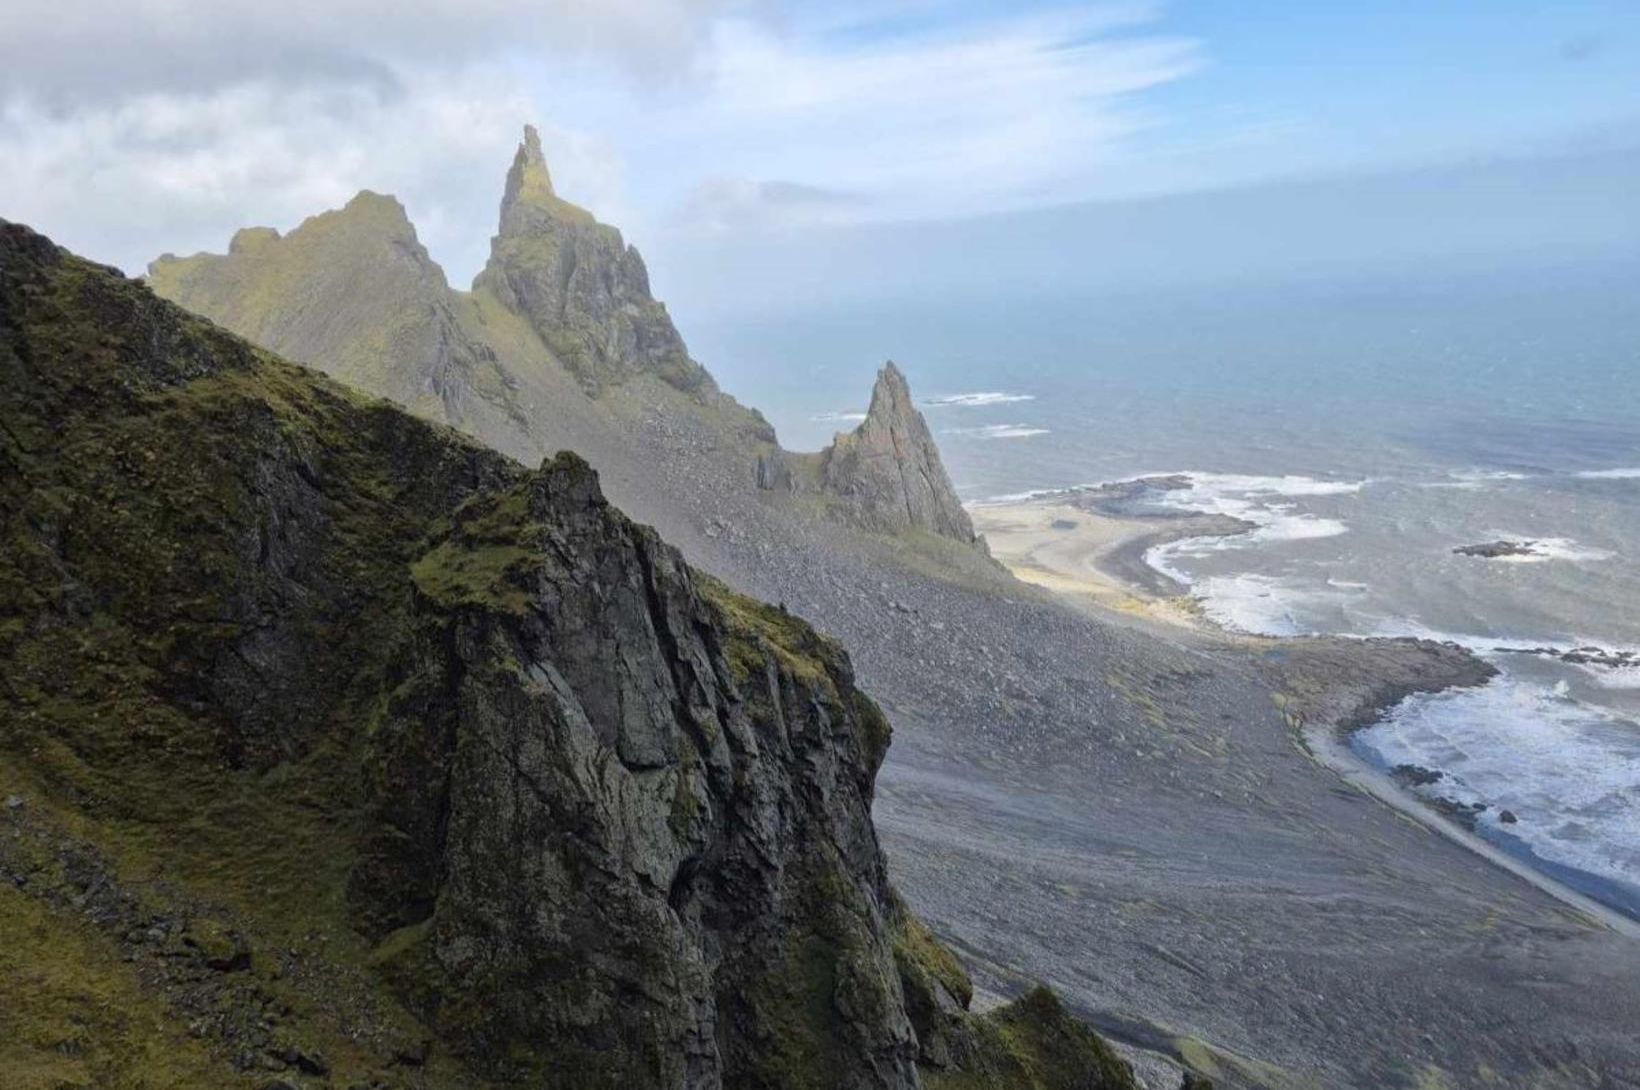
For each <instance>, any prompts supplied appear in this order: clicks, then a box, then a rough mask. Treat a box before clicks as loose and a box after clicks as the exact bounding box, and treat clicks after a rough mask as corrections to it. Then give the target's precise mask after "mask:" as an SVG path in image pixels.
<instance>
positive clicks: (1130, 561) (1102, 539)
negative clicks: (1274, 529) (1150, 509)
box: [969, 497, 1233, 631]
mask: <svg viewBox="0 0 1640 1090" xmlns="http://www.w3.org/2000/svg"><path fill="white" fill-rule="evenodd" d="M1088 507H1089V505H1088V504H1087V503H1086V502H1077V500H1076V499H1075V498H1073V497H1065V498H1059V497H1054V498H1049V499H1042V500H1030V501H1026V502H1022V503H1014V504H1005V505H989V506H981V507H974V508H971V509H970V510H969V515H970V517H971V518H972V519H973V522H974V529H975V530H977V531H979V532H980V533H981V534H984V535H985V540H986V542H987V543H988V544H989V545H990V547H991V555H992V556H994V557H996V558H997V560H999V561H1001V562H1002V564H1004V565H1005V566H1006V567H1007V568H1008V570H1009V571H1011V572H1013V573H1014V575H1015V576H1017V577H1018V578H1020V579H1022V580H1024V581H1025V582H1027V583H1032V584H1034V585H1036V586H1039V587H1044V588H1046V589H1048V590H1053V591H1057V592H1059V593H1061V594H1063V595H1065V596H1067V597H1068V598H1069V599H1071V600H1072V601H1076V602H1078V603H1080V604H1093V605H1095V606H1098V607H1101V608H1103V609H1105V610H1111V611H1114V612H1116V613H1118V614H1122V615H1125V616H1139V617H1145V618H1148V619H1150V620H1155V621H1161V622H1164V623H1167V624H1174V625H1179V626H1182V627H1185V628H1190V629H1195V630H1208V629H1210V628H1211V626H1210V625H1208V623H1207V622H1206V621H1204V620H1203V619H1202V617H1201V614H1200V612H1199V611H1198V610H1196V609H1195V608H1194V604H1193V603H1192V602H1191V600H1190V598H1189V597H1188V595H1186V593H1185V588H1184V587H1181V586H1180V585H1179V584H1178V583H1176V582H1174V581H1173V580H1172V579H1169V578H1168V577H1167V576H1166V575H1164V574H1162V573H1161V572H1159V571H1157V570H1156V569H1155V568H1152V567H1151V566H1150V565H1149V564H1147V563H1146V562H1145V553H1146V552H1148V551H1149V550H1150V549H1152V548H1154V547H1155V546H1157V545H1162V544H1165V543H1167V542H1169V541H1178V540H1180V539H1181V538H1187V537H1200V536H1205V535H1210V534H1218V533H1225V532H1226V531H1227V530H1231V529H1233V526H1227V525H1226V520H1224V519H1222V518H1220V517H1218V516H1200V517H1180V518H1165V519H1162V518H1122V517H1119V516H1115V515H1109V514H1104V513H1100V512H1096V511H1090V510H1088ZM1213 630H1214V631H1217V629H1213Z"/></svg>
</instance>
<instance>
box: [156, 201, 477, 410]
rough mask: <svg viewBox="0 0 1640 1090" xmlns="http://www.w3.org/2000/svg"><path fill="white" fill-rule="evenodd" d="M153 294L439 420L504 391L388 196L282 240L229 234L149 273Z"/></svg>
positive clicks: (249, 232)
mask: <svg viewBox="0 0 1640 1090" xmlns="http://www.w3.org/2000/svg"><path fill="white" fill-rule="evenodd" d="M148 280H149V284H150V286H152V287H153V289H154V290H155V291H156V292H158V293H159V294H160V295H162V296H164V297H166V298H167V299H170V300H172V301H174V302H177V303H180V304H182V305H183V306H185V307H187V308H188V309H189V310H192V311H194V312H195V313H196V314H202V315H204V316H205V317H207V318H209V319H211V320H212V321H214V322H216V323H218V324H219V325H222V326H225V327H227V328H228V329H230V330H232V331H233V332H235V333H237V334H239V335H240V336H242V337H245V338H247V339H249V340H252V341H255V342H257V343H258V344H261V345H263V346H265V347H267V348H269V349H272V350H273V351H275V352H278V353H280V354H282V355H286V356H290V357H292V358H294V359H297V360H300V361H302V362H303V363H307V364H310V365H311V366H314V367H318V368H319V369H321V370H324V371H327V372H329V373H331V374H333V375H335V376H336V377H338V378H340V379H343V380H345V381H347V382H349V383H351V384H353V385H355V386H359V387H362V388H364V389H367V390H370V391H371V392H373V393H377V394H380V395H382V396H385V397H389V398H391V399H393V400H394V401H397V402H399V403H400V404H401V405H405V406H408V407H410V408H414V409H418V410H421V411H423V412H424V413H426V414H427V415H430V416H433V417H435V418H436V419H440V420H444V421H447V422H449V423H453V424H455V423H461V422H462V421H463V420H465V419H466V418H467V417H468V415H469V413H470V412H471V411H472V409H473V408H474V402H475V399H476V398H477V397H478V396H479V395H478V393H477V390H478V389H479V388H480V387H481V386H482V387H488V388H490V389H500V390H505V389H507V388H508V382H507V379H506V378H505V377H504V376H499V375H496V374H483V372H485V371H487V370H489V371H493V370H495V367H496V365H495V360H494V353H493V352H492V351H491V350H490V349H489V348H487V347H485V346H483V345H481V344H479V343H477V342H476V341H475V340H474V339H473V338H472V337H470V336H469V335H468V334H467V333H466V331H465V330H464V329H463V328H462V326H461V323H460V321H459V320H458V318H457V315H456V300H455V297H454V294H453V293H452V292H451V291H450V287H449V284H448V282H447V281H446V280H445V277H444V270H443V269H441V268H439V266H438V263H437V262H435V261H434V260H433V258H432V256H431V255H430V254H428V252H427V249H426V248H425V247H424V246H422V244H421V240H420V239H419V238H417V236H416V229H415V227H414V226H413V225H412V224H411V222H410V217H409V216H408V215H407V214H406V213H405V210H404V206H403V205H402V204H400V203H399V202H398V200H397V199H396V198H394V197H391V196H387V195H384V194H381V193H373V192H370V191H369V190H364V191H361V192H360V193H359V194H358V195H357V196H355V197H354V198H353V199H352V200H350V201H348V202H347V204H346V205H345V206H344V207H342V208H340V209H336V210H334V211H330V212H325V213H323V214H321V215H317V216H313V217H311V218H310V219H308V220H306V221H304V222H303V223H302V225H301V226H299V227H297V228H296V229H295V230H293V231H291V232H290V233H289V234H288V235H284V236H281V235H280V234H279V232H278V231H275V230H274V229H273V228H271V227H251V228H246V229H245V230H242V231H240V232H238V233H237V234H235V235H234V237H233V241H232V242H231V243H230V244H229V247H228V252H227V254H225V255H224V254H196V255H194V256H193V257H186V258H177V257H171V256H169V255H168V256H166V257H162V258H160V259H159V260H158V261H155V262H154V263H153V264H151V265H150V266H149V267H148Z"/></svg>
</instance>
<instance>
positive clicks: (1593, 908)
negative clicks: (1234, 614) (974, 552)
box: [969, 484, 1640, 938]
mask: <svg viewBox="0 0 1640 1090" xmlns="http://www.w3.org/2000/svg"><path fill="white" fill-rule="evenodd" d="M1103 487H1104V488H1117V489H1119V488H1121V487H1122V485H1120V484H1118V485H1115V486H1103ZM1078 501H1080V502H1078ZM1100 502H1101V490H1100V489H1090V490H1072V491H1069V492H1066V493H1056V494H1051V495H1046V496H1039V497H1034V498H1031V499H1027V500H1022V501H1019V502H1016V503H1006V504H994V505H986V506H977V507H973V508H970V509H969V514H970V516H971V517H972V518H973V521H974V528H975V530H976V531H978V532H980V533H982V534H984V535H985V536H986V539H987V543H988V544H989V545H990V548H991V551H992V555H993V556H995V557H996V559H997V560H998V561H999V562H1001V563H1002V564H1003V565H1004V566H1006V567H1007V568H1008V570H1009V571H1010V572H1012V573H1013V574H1014V575H1015V577H1017V578H1019V579H1020V580H1022V581H1024V582H1027V583H1031V584H1033V585H1036V586H1040V587H1043V588H1044V589H1047V590H1050V591H1053V592H1055V593H1057V594H1059V595H1061V596H1062V597H1064V598H1066V599H1067V600H1068V601H1070V602H1072V603H1073V604H1076V605H1078V606H1080V607H1082V608H1086V609H1091V610H1093V611H1095V612H1097V613H1099V614H1101V615H1102V616H1105V617H1106V618H1114V619H1117V620H1120V621H1130V620H1132V619H1134V618H1138V619H1142V620H1145V621H1150V622H1153V623H1156V624H1160V625H1163V626H1166V627H1168V628H1172V629H1175V630H1177V631H1182V632H1185V633H1189V634H1192V635H1194V636H1197V637H1201V638H1204V639H1210V640H1212V641H1213V642H1214V643H1218V644H1221V645H1222V646H1225V647H1227V648H1241V649H1247V648H1250V647H1259V646H1262V647H1265V648H1268V649H1269V650H1270V651H1275V652H1279V654H1277V655H1274V656H1270V655H1266V656H1261V659H1269V658H1274V659H1275V662H1273V663H1271V662H1263V661H1261V663H1260V668H1261V669H1263V670H1264V672H1265V673H1266V676H1267V680H1268V681H1269V683H1270V684H1271V689H1272V692H1273V693H1275V694H1276V696H1277V699H1278V701H1280V702H1282V704H1283V710H1284V712H1285V713H1286V715H1287V717H1288V721H1289V723H1290V724H1291V726H1292V729H1293V730H1294V732H1295V744H1297V745H1298V746H1299V748H1301V749H1302V750H1303V751H1304V752H1305V753H1306V755H1308V756H1309V757H1310V758H1311V759H1312V760H1314V761H1315V762H1316V763H1317V764H1319V765H1321V766H1322V767H1324V768H1326V769H1328V770H1329V771H1330V772H1332V773H1333V774H1334V775H1336V776H1337V777H1338V778H1339V779H1341V780H1343V781H1344V782H1345V783H1346V784H1348V785H1350V786H1351V787H1354V788H1356V789H1357V790H1359V791H1362V792H1363V793H1365V794H1367V795H1370V796H1372V797H1373V798H1375V799H1377V800H1378V801H1379V802H1381V803H1383V804H1384V805H1386V806H1389V807H1390V808H1391V809H1393V810H1395V811H1396V812H1397V813H1399V814H1401V815H1403V816H1404V817H1406V818H1408V819H1410V820H1412V821H1414V822H1415V823H1416V824H1418V825H1419V826H1420V827H1423V828H1425V829H1428V830H1431V831H1433V832H1436V833H1438V834H1440V835H1442V836H1445V837H1447V838H1448V839H1449V840H1451V841H1452V842H1454V843H1456V844H1458V845H1460V846H1461V847H1464V848H1467V849H1469V850H1470V851H1472V852H1474V853H1475V854H1476V855H1479V856H1480V857H1481V858H1483V859H1485V860H1487V861H1488V862H1490V863H1493V864H1495V865H1497V866H1499V867H1501V868H1503V869H1504V870H1507V871H1509V872H1510V873H1512V874H1514V875H1516V876H1517V877H1519V878H1521V879H1523V880H1525V881H1526V882H1528V883H1529V884H1530V885H1532V886H1533V887H1534V888H1536V889H1538V890H1539V891H1541V892H1543V893H1546V894H1548V895H1550V896H1551V897H1554V898H1555V899H1556V900H1558V901H1560V902H1561V903H1562V904H1564V905H1566V906H1567V907H1568V908H1570V909H1572V910H1574V911H1576V912H1578V913H1580V914H1582V915H1583V916H1585V917H1587V918H1588V919H1589V920H1590V921H1591V922H1592V923H1593V924H1595V925H1599V926H1604V927H1606V928H1608V929H1610V930H1612V931H1615V932H1617V933H1618V934H1622V935H1624V936H1627V937H1629V938H1640V918H1637V917H1636V916H1635V915H1633V914H1631V913H1630V912H1629V911H1627V910H1626V909H1625V908H1621V907H1618V906H1616V905H1613V904H1608V903H1606V902H1605V901H1602V900H1600V899H1598V898H1597V897H1594V896H1591V895H1589V894H1588V893H1585V892H1583V891H1582V890H1581V889H1578V888H1575V887H1574V886H1573V885H1572V884H1571V883H1570V881H1569V880H1568V879H1567V878H1564V877H1557V876H1556V875H1555V874H1554V873H1552V870H1553V869H1559V870H1563V871H1574V872H1575V868H1568V867H1566V866H1565V865H1564V864H1558V863H1555V861H1553V860H1546V859H1542V858H1541V857H1535V856H1534V858H1536V859H1537V864H1536V865H1535V864H1534V863H1533V862H1531V861H1529V860H1527V859H1525V858H1522V857H1521V855H1520V854H1517V853H1513V852H1510V851H1509V850H1508V849H1506V848H1504V847H1502V846H1500V845H1498V844H1495V843H1493V842H1492V841H1490V840H1488V839H1487V838H1485V837H1484V836H1482V835H1481V834H1480V833H1478V832H1475V831H1473V830H1470V829H1467V828H1464V827H1463V826H1462V825H1461V824H1459V823H1458V822H1457V821H1455V820H1453V819H1452V818H1451V817H1449V816H1446V815H1444V814H1442V813H1441V812H1440V810H1439V809H1437V808H1436V807H1435V806H1433V805H1432V804H1431V803H1430V802H1429V801H1428V800H1426V799H1424V798H1422V797H1420V796H1418V795H1415V794H1413V793H1412V792H1410V791H1407V790H1405V789H1404V788H1402V787H1401V786H1400V785H1398V784H1396V783H1395V781H1394V780H1393V779H1391V778H1390V776H1389V775H1388V774H1387V773H1385V772H1383V771H1382V770H1380V769H1378V768H1376V767H1374V766H1373V765H1372V764H1371V763H1370V762H1368V761H1367V760H1366V759H1365V758H1363V757H1361V756H1360V755H1358V754H1357V753H1356V752H1355V751H1354V749H1353V747H1352V746H1351V744H1350V738H1351V736H1352V735H1353V734H1354V733H1355V732H1357V731H1359V730H1362V729H1364V728H1366V727H1368V726H1371V725H1372V724H1374V723H1376V722H1378V721H1379V720H1380V719H1381V718H1382V717H1383V715H1384V714H1385V713H1387V712H1388V711H1389V710H1390V709H1391V708H1393V707H1395V705H1396V704H1398V703H1399V702H1400V701H1401V700H1403V699H1405V698H1406V697H1407V696H1410V695H1412V694H1413V693H1418V692H1439V691H1444V690H1446V689H1452V688H1462V687H1466V686H1473V685H1481V684H1485V683H1486V682H1488V681H1490V680H1491V678H1492V677H1493V676H1495V675H1496V673H1497V670H1496V668H1495V667H1493V666H1492V665H1490V664H1489V663H1487V662H1486V661H1485V660H1484V659H1482V658H1481V657H1480V656H1478V655H1476V654H1475V653H1474V652H1473V651H1470V650H1467V649H1465V648H1461V647H1458V646H1457V645H1455V644H1453V645H1447V644H1435V643H1432V642H1430V641H1421V640H1411V639H1366V638H1361V637H1350V636H1294V637H1276V636H1258V635H1249V634H1245V633H1238V632H1231V631H1228V630H1226V629H1224V628H1222V627H1220V626H1219V625H1218V624H1216V623H1214V622H1213V621H1211V620H1210V619H1208V618H1207V617H1206V616H1205V615H1204V614H1203V613H1202V611H1201V610H1200V608H1199V607H1197V606H1196V604H1195V602H1194V600H1193V599H1191V598H1190V597H1189V596H1188V592H1187V589H1186V588H1185V587H1183V586H1182V585H1180V584H1179V583H1178V582H1177V581H1175V580H1174V579H1172V578H1170V577H1169V576H1167V575H1166V574H1165V573H1163V572H1160V571H1157V570H1156V569H1154V568H1152V567H1151V566H1150V565H1149V564H1148V563H1147V562H1146V560H1145V556H1146V554H1147V553H1148V552H1149V551H1150V550H1151V549H1153V548H1155V547H1156V546H1158V545H1163V544H1167V543H1169V542H1173V541H1179V540H1182V539H1185V538H1189V537H1205V536H1221V535H1227V534H1234V533H1240V532H1243V530H1244V529H1246V528H1247V527H1246V526H1245V525H1243V526H1236V525H1234V524H1235V523H1236V521H1237V520H1234V519H1225V517H1224V516H1217V515H1206V514H1204V515H1200V516H1192V515H1188V514H1181V515H1178V516H1174V515H1171V514H1169V515H1158V516H1144V515H1141V516H1133V515H1127V514H1122V515H1118V514H1113V513H1111V512H1109V511H1106V510H1100V509H1099V506H1100ZM1227 523H1228V524H1230V525H1227ZM1369 649H1370V650H1369ZM1340 651H1347V652H1348V654H1347V655H1343V656H1341V655H1340V654H1339V653H1338V652H1340ZM1329 652H1330V653H1329ZM1364 652H1365V653H1364ZM1317 679H1322V680H1320V681H1319V683H1318V680H1317ZM1295 690H1296V691H1295ZM1528 851H1529V849H1528ZM1576 873H1578V874H1580V875H1581V873H1582V872H1576ZM1589 877H1590V880H1591V884H1594V885H1598V884H1599V883H1600V882H1601V881H1602V880H1601V879H1600V878H1599V876H1598V875H1590V876H1589Z"/></svg>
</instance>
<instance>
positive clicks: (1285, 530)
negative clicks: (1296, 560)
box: [1145, 473, 1366, 635]
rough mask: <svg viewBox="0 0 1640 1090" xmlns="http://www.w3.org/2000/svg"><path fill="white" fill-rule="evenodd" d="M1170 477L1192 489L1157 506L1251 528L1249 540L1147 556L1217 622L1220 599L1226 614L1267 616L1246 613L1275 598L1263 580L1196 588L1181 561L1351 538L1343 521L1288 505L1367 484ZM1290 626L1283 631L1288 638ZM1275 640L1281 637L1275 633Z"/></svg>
mask: <svg viewBox="0 0 1640 1090" xmlns="http://www.w3.org/2000/svg"><path fill="white" fill-rule="evenodd" d="M1166 476H1176V477H1184V478H1186V479H1188V480H1189V481H1190V486H1189V487H1188V488H1174V489H1167V490H1165V491H1163V490H1158V491H1157V492H1156V495H1155V498H1154V502H1155V503H1156V504H1157V505H1158V506H1161V507H1168V508H1173V509H1175V510H1179V511H1189V512H1193V513H1207V514H1214V515H1225V516H1227V517H1229V518H1234V519H1239V520H1240V521H1242V522H1245V523H1249V524H1251V526H1252V529H1250V530H1249V531H1248V532H1246V533H1244V534H1230V535H1226V536H1221V537H1190V538H1181V539H1180V540H1178V541H1171V542H1167V543H1165V544H1162V545H1157V546H1154V547H1152V548H1151V549H1149V550H1147V551H1146V553H1145V562H1146V563H1148V564H1149V565H1150V566H1151V567H1153V568H1155V569H1156V570H1157V571H1160V572H1161V573H1162V574H1163V575H1166V576H1167V577H1168V578H1170V579H1172V580H1174V581H1175V582H1177V583H1179V584H1180V585H1182V586H1186V587H1191V588H1192V589H1193V590H1194V592H1195V594H1196V596H1197V597H1198V598H1200V599H1201V601H1202V603H1203V605H1204V607H1205V608H1207V609H1208V615H1209V616H1212V615H1213V613H1212V610H1213V608H1214V606H1213V599H1214V598H1215V596H1219V595H1222V596H1226V597H1227V598H1228V599H1230V601H1227V602H1226V603H1224V604H1223V606H1222V609H1223V610H1224V612H1226V614H1238V613H1245V614H1247V615H1248V616H1263V615H1265V611H1264V610H1263V609H1253V610H1247V609H1245V608H1244V605H1242V604H1237V603H1245V602H1246V601H1248V600H1249V599H1259V600H1262V599H1264V598H1266V597H1268V596H1269V594H1270V593H1273V591H1272V590H1271V588H1270V587H1266V586H1264V585H1263V583H1264V580H1263V578H1262V577H1260V581H1259V583H1258V584H1257V585H1256V586H1255V585H1254V584H1252V583H1238V582H1236V581H1235V580H1229V579H1216V580H1208V581H1206V582H1204V583H1202V584H1201V585H1200V586H1197V585H1196V584H1197V580H1196V579H1195V578H1194V577H1192V576H1191V575H1190V574H1189V573H1188V572H1186V571H1185V570H1184V568H1183V567H1182V566H1181V565H1180V563H1179V561H1180V560H1181V559H1188V558H1190V557H1195V558H1198V559H1199V558H1202V557H1207V556H1212V555H1213V554H1215V553H1221V552H1225V551H1227V550H1232V549H1248V548H1256V547H1258V546H1265V545H1275V544H1280V543H1282V542H1291V541H1313V540H1316V539H1319V538H1328V537H1337V536H1338V535H1340V534H1345V533H1348V532H1349V527H1348V526H1347V525H1345V524H1344V523H1343V522H1341V521H1340V520H1338V519H1334V518H1324V517H1322V516H1319V515H1313V514H1308V513H1305V512H1301V511H1299V510H1298V509H1297V507H1296V506H1295V505H1294V504H1292V503H1289V502H1286V501H1287V500H1289V499H1291V498H1293V497H1304V496H1338V495H1347V494H1350V493H1355V492H1359V491H1360V490H1361V488H1362V486H1363V485H1364V484H1365V483H1366V482H1364V481H1324V480H1320V479H1318V478H1315V477H1300V476H1285V477H1256V476H1246V475H1240V474H1230V473H1180V474H1167V475H1166ZM1232 627H1235V628H1238V629H1242V630H1244V631H1259V630H1258V629H1253V628H1249V627H1247V626H1246V625H1244V624H1241V623H1236V624H1234V625H1232ZM1285 630H1286V625H1285V624H1284V625H1283V631H1284V632H1285ZM1270 634H1272V635H1274V634H1276V633H1270Z"/></svg>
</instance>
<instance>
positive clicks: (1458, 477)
mask: <svg viewBox="0 0 1640 1090" xmlns="http://www.w3.org/2000/svg"><path fill="white" fill-rule="evenodd" d="M1531 477H1532V475H1531V474H1530V473H1518V472H1516V471H1514V470H1510V469H1472V470H1468V471H1466V472H1462V473H1449V474H1447V479H1446V480H1444V481H1421V482H1419V484H1418V487H1419V488H1455V489H1459V490H1461V491H1465V492H1476V491H1479V490H1480V489H1483V488H1485V487H1487V486H1488V485H1493V484H1502V483H1506V482H1509V481H1526V480H1530V479H1531Z"/></svg>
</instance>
